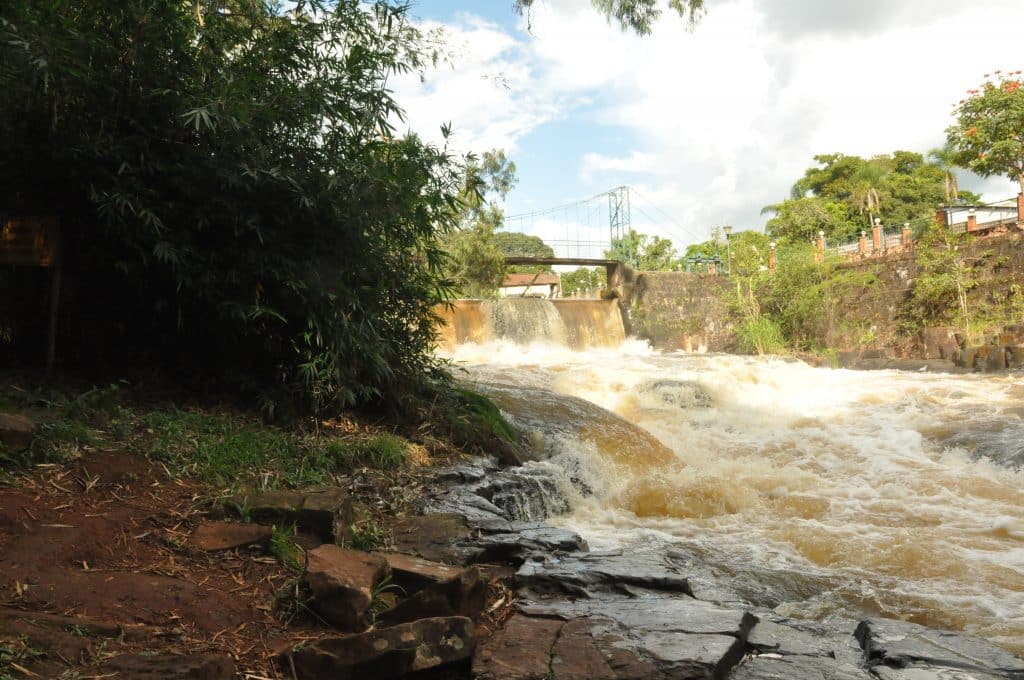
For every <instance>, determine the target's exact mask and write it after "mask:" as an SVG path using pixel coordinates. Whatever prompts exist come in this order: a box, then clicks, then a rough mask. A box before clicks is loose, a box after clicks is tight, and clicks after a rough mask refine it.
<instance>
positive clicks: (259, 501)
mask: <svg viewBox="0 0 1024 680" xmlns="http://www.w3.org/2000/svg"><path fill="white" fill-rule="evenodd" d="M230 502H231V505H233V506H234V507H235V508H236V509H237V511H238V513H239V514H240V515H242V517H243V519H248V518H251V519H252V521H253V522H256V523H257V524H284V525H291V524H294V525H296V526H297V527H298V528H299V529H301V530H303V531H308V532H310V533H312V534H314V535H316V536H318V537H319V538H320V539H322V540H323V541H324V542H327V543H334V542H336V541H338V540H339V539H341V538H343V537H344V536H346V534H347V531H348V526H349V525H350V524H351V523H352V519H353V517H354V515H353V511H352V499H351V498H349V495H348V492H347V491H346V490H345V489H341V488H336V487H331V488H325V489H310V490H306V491H286V490H276V491H254V492H249V493H241V494H236V495H235V496H233V497H232V498H231V500H230ZM246 516H248V517H246Z"/></svg>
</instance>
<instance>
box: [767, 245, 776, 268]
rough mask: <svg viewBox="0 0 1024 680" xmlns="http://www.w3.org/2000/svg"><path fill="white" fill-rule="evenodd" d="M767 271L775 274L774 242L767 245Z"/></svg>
mask: <svg viewBox="0 0 1024 680" xmlns="http://www.w3.org/2000/svg"><path fill="white" fill-rule="evenodd" d="M768 271H769V272H770V273H775V241H772V242H771V243H769V244H768Z"/></svg>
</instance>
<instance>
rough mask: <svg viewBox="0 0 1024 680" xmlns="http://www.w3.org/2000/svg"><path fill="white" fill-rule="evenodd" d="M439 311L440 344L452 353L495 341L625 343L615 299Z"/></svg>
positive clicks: (467, 304)
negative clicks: (463, 347)
mask: <svg viewBox="0 0 1024 680" xmlns="http://www.w3.org/2000/svg"><path fill="white" fill-rule="evenodd" d="M437 311H438V316H440V317H441V320H442V321H443V325H442V327H441V329H440V333H439V335H440V338H439V345H440V346H441V348H443V349H445V350H448V351H451V350H453V349H454V348H455V347H456V346H458V345H462V344H465V343H485V342H490V341H493V340H508V341H511V342H514V343H517V344H521V345H528V344H530V343H531V342H537V341H542V342H547V343H550V344H555V345H564V346H566V347H570V348H572V349H576V350H584V349H590V348H593V347H617V346H619V345H621V344H622V342H623V341H624V340H625V330H624V327H623V323H622V315H621V313H620V311H619V305H618V303H617V302H616V301H615V300H575V299H562V300H545V299H540V298H502V299H499V300H455V301H453V302H452V303H451V306H450V307H440V308H439V309H438V310H437Z"/></svg>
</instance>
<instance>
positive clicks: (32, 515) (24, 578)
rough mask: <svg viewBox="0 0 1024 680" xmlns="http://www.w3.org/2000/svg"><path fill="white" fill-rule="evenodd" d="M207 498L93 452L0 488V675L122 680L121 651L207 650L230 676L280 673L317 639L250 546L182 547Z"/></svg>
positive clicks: (279, 573)
mask: <svg viewBox="0 0 1024 680" xmlns="http://www.w3.org/2000/svg"><path fill="white" fill-rule="evenodd" d="M209 493H210V492H209V490H208V489H206V488H205V487H203V486H202V485H200V484H198V483H195V482H191V481H184V480H181V479H171V478H170V477H169V476H168V475H167V474H166V472H165V471H164V470H163V469H161V467H160V465H159V464H154V463H152V462H151V461H148V460H146V459H145V458H142V457H139V456H135V455H131V454H123V453H100V452H94V453H90V454H88V455H86V456H83V457H82V458H80V459H78V460H76V461H74V462H72V463H70V464H68V465H66V466H64V465H46V466H39V467H37V468H36V469H35V471H34V474H32V475H31V476H29V477H25V478H22V479H21V480H20V481H19V483H18V484H17V485H15V486H11V487H0V678H3V679H4V680H7V678H8V677H11V678H16V677H19V674H20V676H23V677H29V678H32V677H41V678H82V679H84V678H100V677H127V675H126V674H123V673H118V672H112V671H111V670H110V669H111V664H112V663H113V664H114V667H115V668H116V663H117V661H116V658H117V657H118V656H119V655H124V654H141V655H142V656H144V657H145V656H150V655H161V654H182V655H197V654H199V655H201V654H208V653H219V654H227V655H230V656H231V657H232V658H233V659H234V660H235V664H236V677H241V678H248V679H250V680H256V679H258V678H283V677H289V676H287V675H283V674H282V673H281V671H280V670H279V669H276V668H275V667H274V664H273V663H272V662H271V659H272V657H273V656H274V655H275V653H276V652H279V651H281V650H282V649H284V648H286V647H287V646H289V645H293V644H296V643H299V642H301V641H303V640H309V639H314V638H317V637H322V636H324V635H326V634H328V633H327V631H325V630H323V629H322V628H321V629H318V628H317V627H316V623H315V621H313V620H310V616H309V615H308V614H305V613H303V612H302V611H301V609H299V610H298V615H297V616H293V614H294V613H295V612H294V611H293V610H292V609H290V607H291V606H292V605H291V604H290V603H294V599H293V598H290V597H289V596H288V594H289V593H292V592H293V591H294V590H295V588H294V584H295V579H296V574H295V572H294V571H289V570H288V569H287V568H286V567H284V566H282V565H281V563H280V562H279V561H278V560H277V559H275V558H274V557H272V556H270V555H267V554H266V553H265V552H264V551H263V550H262V549H260V548H246V549H238V550H234V551H228V552H217V553H205V552H201V551H198V550H195V549H193V548H192V547H190V541H189V538H190V534H191V532H192V530H193V528H194V527H195V526H196V525H197V523H198V522H200V521H201V520H203V519H205V518H207V517H208V515H210V514H211V513H212V514H214V515H215V514H216V507H217V504H216V502H215V499H214V498H211V497H210V496H209V495H207V494H209ZM286 623H287V624H288V625H287V626H286ZM196 677H200V675H197V676H196Z"/></svg>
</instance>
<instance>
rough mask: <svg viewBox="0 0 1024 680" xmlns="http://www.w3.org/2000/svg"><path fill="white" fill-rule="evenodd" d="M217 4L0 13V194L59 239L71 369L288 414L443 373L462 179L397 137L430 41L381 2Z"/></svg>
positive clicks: (168, 0) (43, 3) (398, 393)
mask: <svg viewBox="0 0 1024 680" xmlns="http://www.w3.org/2000/svg"><path fill="white" fill-rule="evenodd" d="M225 7H226V5H225V3H224V2H221V1H218V2H213V1H207V0H195V1H194V2H182V1H181V0H119V1H118V2H92V1H91V0H64V1H61V2H52V1H51V0H24V1H23V2H16V3H5V4H4V5H3V8H2V10H0V89H2V91H3V92H4V105H3V107H0V205H3V206H4V207H5V209H6V210H9V211H10V212H11V213H14V214H19V213H20V214H56V215H58V216H59V217H60V219H61V221H62V223H63V225H64V226H65V229H64V243H65V248H64V256H65V262H64V264H65V269H66V271H67V273H68V276H67V281H68V285H67V286H66V288H65V296H64V300H65V302H66V304H65V305H64V318H63V319H62V324H61V326H60V327H61V328H62V329H63V331H64V333H65V336H64V341H63V342H62V343H61V346H62V347H63V348H64V351H63V352H62V357H63V361H64V362H65V365H66V366H67V367H68V368H76V367H77V368H79V369H80V370H92V371H97V372H99V373H100V374H104V372H106V371H110V370H115V371H117V372H118V375H125V374H128V373H129V372H130V371H131V370H132V369H133V367H134V366H139V367H145V369H146V371H147V374H152V373H153V372H154V371H158V370H159V369H161V368H162V369H163V370H164V371H165V372H166V374H168V375H173V376H174V377H175V380H176V382H177V383H178V384H183V383H190V384H192V385H194V386H201V387H203V388H205V389H212V390H236V391H242V392H244V393H246V394H249V395H251V396H252V397H254V398H259V399H260V401H261V403H262V404H263V405H264V406H265V407H266V408H267V409H268V410H274V411H276V412H278V413H281V412H282V411H292V412H296V413H298V412H310V411H313V412H320V413H323V412H329V411H334V410H336V409H338V408H341V407H345V406H350V405H355V404H369V403H398V400H399V399H401V398H402V395H407V394H409V393H410V391H411V390H414V389H418V387H417V386H426V385H427V384H428V380H429V378H431V377H432V376H435V377H436V376H440V375H442V373H441V367H440V365H439V364H438V363H437V362H436V360H435V359H433V357H432V352H431V348H432V345H433V342H434V337H435V330H434V322H433V318H432V314H433V313H432V310H433V308H434V306H435V305H436V304H437V303H438V302H439V301H441V300H443V299H444V298H445V297H446V295H447V289H448V285H447V283H446V281H445V279H444V277H443V275H442V272H441V266H442V262H443V259H444V254H443V252H442V251H441V250H440V249H439V248H438V243H437V238H436V237H437V234H438V233H439V232H444V231H446V230H448V229H450V228H451V227H452V226H453V224H454V216H455V215H456V214H457V212H456V209H457V198H456V194H457V192H458V189H459V186H460V179H461V177H462V171H461V168H460V167H459V164H458V163H457V162H456V160H455V159H453V158H452V157H450V156H449V155H448V154H447V153H445V152H444V151H442V150H439V149H437V148H435V147H432V146H431V145H429V144H426V143H424V142H423V141H421V140H420V139H418V138H417V137H415V136H403V137H398V136H395V135H394V133H393V129H392V126H391V121H393V120H395V119H396V118H397V117H398V116H400V115H401V111H400V109H399V107H398V104H397V103H396V102H395V101H394V99H393V98H392V95H391V91H390V89H389V88H388V84H387V83H388V79H389V77H390V76H392V75H393V74H395V73H399V72H407V71H414V70H417V69H420V68H423V67H424V66H425V65H426V64H427V63H429V62H430V61H431V60H432V59H433V57H434V56H436V53H435V48H436V45H435V44H433V43H431V42H430V41H429V39H428V37H427V36H425V35H423V34H422V33H421V32H420V31H419V30H418V29H417V28H415V26H414V24H413V23H412V22H410V21H408V20H407V19H406V16H405V10H404V9H403V8H400V7H395V6H393V5H391V4H389V3H387V2H383V1H378V2H368V3H359V2H349V1H345V2H326V1H323V2H321V1H319V0H310V1H307V2H300V3H298V4H297V5H296V6H295V7H294V8H292V9H289V10H288V11H287V12H284V11H281V10H280V9H279V6H278V4H277V3H272V2H262V1H259V0H234V1H232V2H230V3H229V6H228V9H229V11H226V10H225ZM0 275H6V276H8V277H11V276H20V274H17V273H13V274H11V273H8V272H0ZM10 285H14V287H15V289H19V290H21V289H22V288H21V287H20V286H19V282H18V281H11V280H5V281H0V287H2V288H3V289H4V290H11V288H10V287H9V286H10ZM24 290H30V288H28V287H25V288H24ZM39 306H40V307H43V308H45V304H43V305H39ZM71 338H74V342H71V341H70V339H71ZM15 344H18V345H19V346H20V347H22V348H25V347H30V346H32V345H34V344H38V343H37V342H36V339H35V337H32V336H31V335H26V336H22V337H19V338H16V339H15ZM4 358H5V357H0V361H2V360H3V359H4ZM7 358H9V357H7Z"/></svg>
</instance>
